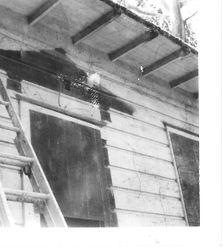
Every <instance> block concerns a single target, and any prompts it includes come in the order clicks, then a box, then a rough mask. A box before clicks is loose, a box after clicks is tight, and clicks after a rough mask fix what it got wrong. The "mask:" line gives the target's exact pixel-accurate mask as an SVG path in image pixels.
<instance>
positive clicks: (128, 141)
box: [102, 130, 172, 161]
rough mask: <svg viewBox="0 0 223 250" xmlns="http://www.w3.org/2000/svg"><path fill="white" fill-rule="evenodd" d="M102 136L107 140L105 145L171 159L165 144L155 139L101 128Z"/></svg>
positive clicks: (167, 159)
mask: <svg viewBox="0 0 223 250" xmlns="http://www.w3.org/2000/svg"><path fill="white" fill-rule="evenodd" d="M102 138H103V139H105V140H106V141H107V146H108V147H109V146H112V147H116V148H119V149H121V150H127V151H132V152H136V153H139V154H143V155H148V156H152V157H155V158H158V159H162V160H166V161H171V160H172V158H171V154H170V150H169V147H168V146H167V145H163V144H159V143H157V142H155V141H150V140H145V139H143V138H138V137H136V136H132V135H126V134H124V133H123V134H121V133H119V132H118V133H117V132H114V131H108V130H107V131H104V130H102Z"/></svg>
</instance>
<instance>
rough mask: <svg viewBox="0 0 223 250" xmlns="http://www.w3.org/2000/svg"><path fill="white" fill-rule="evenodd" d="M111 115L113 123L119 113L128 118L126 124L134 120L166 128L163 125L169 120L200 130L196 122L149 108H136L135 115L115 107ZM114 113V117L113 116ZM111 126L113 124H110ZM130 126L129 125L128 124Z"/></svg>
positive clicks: (183, 126)
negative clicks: (192, 122) (145, 109)
mask: <svg viewBox="0 0 223 250" xmlns="http://www.w3.org/2000/svg"><path fill="white" fill-rule="evenodd" d="M109 111H110V116H111V121H112V123H113V121H114V123H115V121H116V117H117V115H119V116H120V117H123V118H124V119H126V124H128V122H129V123H130V122H132V123H135V122H136V123H139V124H140V123H141V124H143V125H148V126H151V125H152V126H156V127H159V128H162V129H163V128H164V126H163V122H164V121H165V122H167V123H170V124H175V126H178V127H180V128H183V129H186V130H189V131H191V132H194V133H197V134H198V131H199V128H198V126H197V125H196V124H191V122H190V121H189V122H188V121H184V122H183V121H180V120H178V119H174V118H171V117H169V116H166V115H165V114H160V113H157V112H156V111H153V110H147V111H146V112H143V111H142V110H140V109H139V110H136V109H135V111H134V115H133V116H130V115H128V114H125V113H122V112H119V111H117V110H113V109H110V110H109ZM113 115H115V116H114V118H113ZM127 121H128V122H127ZM109 126H112V125H110V124H109ZM126 126H128V125H126Z"/></svg>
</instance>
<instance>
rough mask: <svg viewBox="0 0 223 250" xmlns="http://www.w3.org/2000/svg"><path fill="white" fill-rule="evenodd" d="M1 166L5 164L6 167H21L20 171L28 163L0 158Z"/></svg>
mask: <svg viewBox="0 0 223 250" xmlns="http://www.w3.org/2000/svg"><path fill="white" fill-rule="evenodd" d="M0 164H5V165H11V166H17V167H20V169H21V168H22V167H25V166H27V164H28V163H27V162H22V161H19V160H11V159H7V158H0Z"/></svg>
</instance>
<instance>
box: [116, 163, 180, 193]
mask: <svg viewBox="0 0 223 250" xmlns="http://www.w3.org/2000/svg"><path fill="white" fill-rule="evenodd" d="M111 175H112V184H113V186H116V187H121V188H127V189H134V190H138V191H139V192H140V191H143V192H151V193H156V194H163V195H169V196H174V197H177V198H179V197H180V195H179V188H178V185H177V183H176V181H172V180H166V179H163V178H160V177H155V176H150V175H146V174H141V173H137V172H131V171H125V170H121V169H118V168H112V167H111Z"/></svg>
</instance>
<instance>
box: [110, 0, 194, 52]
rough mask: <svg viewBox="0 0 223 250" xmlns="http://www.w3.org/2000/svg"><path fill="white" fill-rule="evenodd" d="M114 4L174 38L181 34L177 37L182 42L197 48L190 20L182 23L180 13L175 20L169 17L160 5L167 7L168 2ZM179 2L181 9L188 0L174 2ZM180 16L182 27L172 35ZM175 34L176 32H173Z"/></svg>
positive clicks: (120, 1)
mask: <svg viewBox="0 0 223 250" xmlns="http://www.w3.org/2000/svg"><path fill="white" fill-rule="evenodd" d="M113 1H114V2H116V3H118V4H120V5H122V6H125V7H126V8H128V9H130V10H132V11H134V12H135V13H136V14H138V15H139V16H141V17H142V18H143V19H145V20H147V21H149V22H151V23H153V24H155V25H157V26H159V27H160V28H161V29H163V30H165V31H167V32H169V33H172V34H173V35H175V36H178V37H179V36H180V35H182V34H183V36H181V37H179V38H181V39H182V40H185V42H186V43H188V44H190V45H192V46H194V47H197V38H196V34H195V32H194V30H193V28H192V24H191V21H190V20H187V21H184V20H182V17H181V15H180V13H174V15H175V18H173V17H172V16H171V15H169V14H168V13H167V12H165V10H164V8H165V6H164V5H162V4H163V3H166V4H167V5H168V0H167V1H164V0H156V1H154V0H113ZM176 1H179V8H182V7H183V6H184V5H185V4H186V3H187V1H188V0H176ZM177 15H180V16H179V17H177V18H179V19H180V22H181V23H182V25H181V26H182V27H180V29H183V30H182V32H180V33H177V34H176V33H174V32H173V30H174V28H175V27H174V25H176V16H177ZM175 32H176V31H175Z"/></svg>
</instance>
